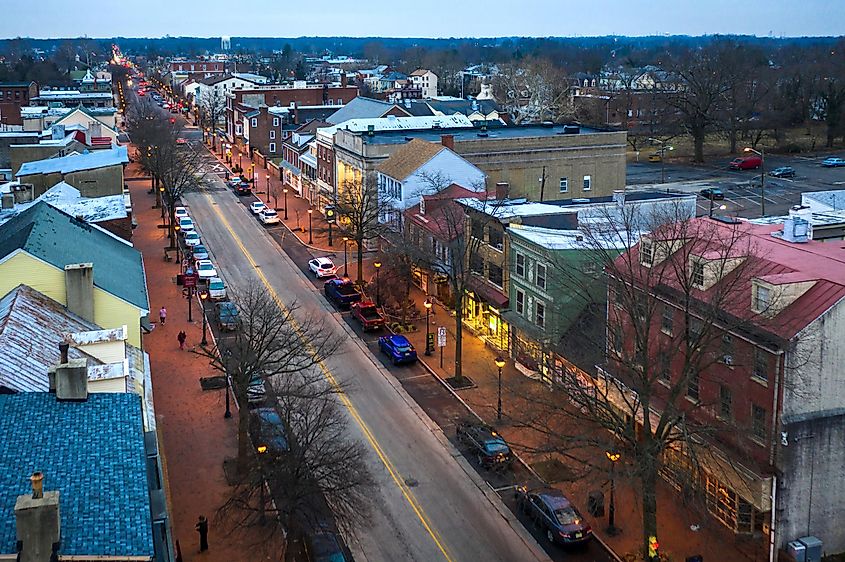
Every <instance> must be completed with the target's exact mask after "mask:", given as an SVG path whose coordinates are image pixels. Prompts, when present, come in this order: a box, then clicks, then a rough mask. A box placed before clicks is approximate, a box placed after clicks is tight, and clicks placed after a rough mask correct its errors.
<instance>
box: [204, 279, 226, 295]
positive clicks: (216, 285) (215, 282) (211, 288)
mask: <svg viewBox="0 0 845 562" xmlns="http://www.w3.org/2000/svg"><path fill="white" fill-rule="evenodd" d="M208 298H210V299H211V300H213V301H221V300H223V299H225V298H226V284H225V283H223V280H222V279H220V278H219V277H212V278H211V279H209V280H208Z"/></svg>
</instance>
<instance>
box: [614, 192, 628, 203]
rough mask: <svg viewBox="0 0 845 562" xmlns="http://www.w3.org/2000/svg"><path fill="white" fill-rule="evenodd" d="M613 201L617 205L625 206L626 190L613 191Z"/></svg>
mask: <svg viewBox="0 0 845 562" xmlns="http://www.w3.org/2000/svg"><path fill="white" fill-rule="evenodd" d="M613 201H614V202H615V203H616V204H617V205H624V204H625V190H624V189H614V190H613Z"/></svg>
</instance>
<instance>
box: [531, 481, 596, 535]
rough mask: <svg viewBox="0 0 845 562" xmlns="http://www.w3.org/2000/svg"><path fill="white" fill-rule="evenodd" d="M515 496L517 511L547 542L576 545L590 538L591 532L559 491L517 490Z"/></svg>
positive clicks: (554, 489) (550, 489) (551, 489)
mask: <svg viewBox="0 0 845 562" xmlns="http://www.w3.org/2000/svg"><path fill="white" fill-rule="evenodd" d="M516 496H517V505H518V507H519V509H520V510H521V511H524V512H525V513H527V514H528V516H529V517H530V518H531V519H532V520H533V521H534V522H535V523H536V524H537V525H539V526H540V527H541V528H542V529H543V530H544V531H545V533H546V538H547V539H548V540H549V542H551V543H557V544H579V543H583V542H586V541H588V540H590V539H591V538H593V530H592V529H591V528H590V526H589V525H588V524H587V522H586V521H584V517H582V516H581V514H580V513H579V512H578V510H577V509H576V508H575V506H574V505H572V502H570V501H569V500H568V499H567V498H566V496H564V495H563V492H561V491H560V490H558V489H556V488H542V489H538V490H530V491H529V490H527V489H525V488H524V487H517V488H516Z"/></svg>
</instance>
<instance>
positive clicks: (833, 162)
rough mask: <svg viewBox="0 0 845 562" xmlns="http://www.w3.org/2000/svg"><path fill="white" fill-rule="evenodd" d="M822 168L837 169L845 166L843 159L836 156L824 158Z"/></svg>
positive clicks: (844, 159)
mask: <svg viewBox="0 0 845 562" xmlns="http://www.w3.org/2000/svg"><path fill="white" fill-rule="evenodd" d="M822 166H824V167H825V168H839V167H842V166H845V158H839V157H837V156H831V157H830V158H825V159H824V160H822Z"/></svg>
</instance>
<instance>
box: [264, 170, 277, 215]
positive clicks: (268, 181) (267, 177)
mask: <svg viewBox="0 0 845 562" xmlns="http://www.w3.org/2000/svg"><path fill="white" fill-rule="evenodd" d="M264 177H265V179H266V180H267V203H270V174H265V175H264ZM274 203H276V202H275V201H274ZM276 207H278V204H276V206H274V207H273V208H274V209H275V208H276Z"/></svg>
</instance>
